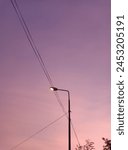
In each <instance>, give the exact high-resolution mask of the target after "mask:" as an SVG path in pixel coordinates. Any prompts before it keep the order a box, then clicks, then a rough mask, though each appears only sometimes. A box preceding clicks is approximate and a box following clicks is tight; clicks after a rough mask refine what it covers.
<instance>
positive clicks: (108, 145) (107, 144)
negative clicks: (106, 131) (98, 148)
mask: <svg viewBox="0 0 128 150" xmlns="http://www.w3.org/2000/svg"><path fill="white" fill-rule="evenodd" d="M102 140H104V143H105V145H103V150H111V140H109V139H107V138H104V137H103V138H102Z"/></svg>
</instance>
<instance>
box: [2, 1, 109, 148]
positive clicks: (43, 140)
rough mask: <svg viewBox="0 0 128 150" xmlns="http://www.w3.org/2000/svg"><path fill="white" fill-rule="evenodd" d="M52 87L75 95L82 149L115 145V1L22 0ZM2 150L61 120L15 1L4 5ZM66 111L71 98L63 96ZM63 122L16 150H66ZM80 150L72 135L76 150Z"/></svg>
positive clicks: (75, 120)
mask: <svg viewBox="0 0 128 150" xmlns="http://www.w3.org/2000/svg"><path fill="white" fill-rule="evenodd" d="M17 2H18V4H19V7H20V9H21V11H22V13H23V16H24V19H25V21H26V23H27V25H28V27H29V29H30V31H31V33H32V36H33V38H34V41H35V43H36V45H37V47H38V48H39V52H40V54H41V56H42V57H43V60H44V62H45V64H46V67H47V69H48V71H49V72H50V75H51V78H52V80H53V83H54V85H56V86H57V87H58V88H63V89H68V90H69V91H70V93H71V109H72V114H71V116H72V121H73V124H74V126H75V129H76V132H77V134H78V137H79V140H80V143H81V144H84V143H85V140H86V139H91V140H92V141H94V142H95V147H96V150H100V149H102V145H103V141H102V139H101V138H102V137H106V138H110V133H111V132H110V123H111V122H110V64H111V63H110V52H111V51H110V33H111V31H110V17H111V12H110V10H111V7H110V0H95V1H93V0H86V1H85V0H79V1H78V0H70V1H67V0H27V1H25V0H17ZM0 41H1V42H0V148H1V149H2V150H10V149H11V148H12V147H13V146H15V145H16V144H18V143H19V142H21V141H22V140H24V139H25V138H27V137H29V136H30V135H32V134H33V133H35V132H36V131H38V130H39V129H41V128H42V127H44V126H46V125H47V124H49V123H50V122H52V121H54V120H55V119H57V118H58V117H59V116H61V115H62V114H63V112H62V109H61V107H60V105H59V104H58V102H57V100H56V97H55V95H54V94H53V92H51V91H49V83H48V81H47V79H46V77H45V75H44V74H43V72H42V70H41V67H40V65H39V63H38V61H37V60H36V57H35V56H34V53H33V51H32V48H31V47H30V45H29V42H28V41H27V38H26V36H25V33H24V31H23V29H22V27H21V25H20V23H19V20H18V18H17V16H16V13H15V11H14V9H13V7H12V5H11V3H10V1H9V0H8V1H6V0H0ZM59 96H60V98H61V101H62V103H63V105H64V107H65V109H66V110H67V95H66V93H64V92H59ZM67 144H68V143H67V119H66V118H65V117H64V118H62V119H61V120H59V121H58V122H56V123H55V124H53V125H52V126H50V127H49V128H47V129H46V130H45V131H44V132H42V133H40V134H38V135H36V136H35V137H33V138H32V139H31V140H29V141H28V142H26V143H24V144H23V145H21V146H19V147H17V150H35V149H38V150H42V149H45V150H51V149H52V150H57V149H61V150H65V149H67ZM76 145H77V141H76V138H75V136H74V134H73V133H72V150H74V149H75V146H76Z"/></svg>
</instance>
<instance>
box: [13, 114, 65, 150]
mask: <svg viewBox="0 0 128 150" xmlns="http://www.w3.org/2000/svg"><path fill="white" fill-rule="evenodd" d="M66 114H67V113H66ZM66 114H63V115H62V116H60V117H59V118H57V119H56V120H54V121H52V122H51V123H49V124H48V125H46V126H45V127H43V128H41V129H40V130H38V131H37V132H35V133H33V134H32V135H31V136H29V137H28V138H26V139H24V140H23V141H21V142H20V143H18V144H17V145H15V146H14V147H12V148H11V149H10V150H14V149H16V148H17V147H19V146H20V145H22V144H24V143H25V142H27V141H29V140H30V139H31V138H33V137H34V136H36V135H37V134H39V133H41V132H43V131H44V130H45V129H47V128H48V127H49V126H51V125H53V124H54V123H56V122H57V121H59V120H60V119H62V118H63V117H64V116H65V115H66Z"/></svg>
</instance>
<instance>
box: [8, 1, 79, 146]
mask: <svg viewBox="0 0 128 150" xmlns="http://www.w3.org/2000/svg"><path fill="white" fill-rule="evenodd" d="M10 1H11V4H12V6H13V8H14V10H15V12H16V14H17V16H18V19H19V21H20V24H21V26H22V28H23V30H24V32H25V34H26V37H27V39H28V41H29V43H30V46H31V47H32V50H33V52H34V55H35V56H36V58H37V60H38V62H39V64H40V66H41V68H42V70H43V72H44V74H45V76H46V78H47V80H48V82H49V85H50V87H54V84H53V81H52V79H51V76H50V74H49V72H48V70H47V68H46V65H45V63H44V61H43V58H42V56H41V55H40V53H39V51H38V48H37V46H36V44H35V42H34V40H33V38H32V35H31V32H30V30H29V28H28V26H27V24H26V22H25V20H24V18H23V16H22V13H21V11H20V9H19V6H18V4H17V1H16V0H10ZM54 94H55V96H56V99H57V101H58V103H59V105H60V106H61V108H62V111H63V112H64V113H66V110H65V108H64V106H63V104H62V102H61V100H60V97H59V95H58V93H57V92H56V91H55V92H54ZM66 117H67V118H68V116H67V115H66ZM71 125H72V129H73V132H74V135H75V137H76V140H77V142H78V144H79V145H80V142H79V140H78V136H77V134H76V131H75V128H74V126H73V123H72V121H71Z"/></svg>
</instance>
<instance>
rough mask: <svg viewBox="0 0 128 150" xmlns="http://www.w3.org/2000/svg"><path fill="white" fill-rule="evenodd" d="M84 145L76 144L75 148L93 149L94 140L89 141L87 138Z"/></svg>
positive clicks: (77, 149)
mask: <svg viewBox="0 0 128 150" xmlns="http://www.w3.org/2000/svg"><path fill="white" fill-rule="evenodd" d="M85 142H86V143H85V145H83V146H81V145H77V147H76V148H75V149H76V150H94V149H95V148H94V142H92V141H90V140H89V139H88V140H86V141H85Z"/></svg>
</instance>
